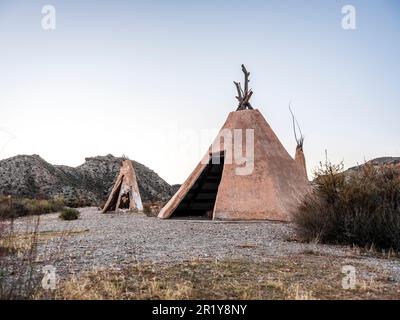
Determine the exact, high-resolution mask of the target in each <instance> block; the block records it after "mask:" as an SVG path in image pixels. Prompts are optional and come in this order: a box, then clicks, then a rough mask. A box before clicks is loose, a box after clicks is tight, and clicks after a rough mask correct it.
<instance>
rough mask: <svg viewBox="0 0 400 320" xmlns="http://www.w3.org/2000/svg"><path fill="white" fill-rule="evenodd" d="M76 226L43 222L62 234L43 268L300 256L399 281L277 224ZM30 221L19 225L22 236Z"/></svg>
mask: <svg viewBox="0 0 400 320" xmlns="http://www.w3.org/2000/svg"><path fill="white" fill-rule="evenodd" d="M80 211H81V217H80V219H79V220H75V221H62V220H60V219H58V215H57V214H48V215H43V216H42V217H41V222H40V227H39V231H40V232H61V233H64V232H65V234H61V235H60V234H57V235H56V236H54V237H50V238H49V239H48V240H46V241H43V242H41V244H40V247H39V258H38V259H39V262H40V264H43V265H44V264H52V265H54V266H56V268H57V272H58V274H60V275H61V276H67V275H69V274H71V273H72V274H73V273H78V272H81V271H89V270H92V269H93V268H96V267H109V266H113V267H121V266H123V265H124V264H129V263H132V262H134V261H139V262H179V261H182V260H188V259H192V258H217V259H223V258H246V259H250V260H258V261H266V260H268V259H271V258H278V259H279V258H281V257H282V259H284V257H287V256H292V255H296V254H307V253H308V254H310V252H311V253H312V254H311V255H310V257H311V258H312V255H313V254H318V255H327V256H328V255H329V256H335V257H339V258H344V259H345V260H346V261H347V262H348V263H349V264H351V262H352V261H356V262H357V263H358V264H360V263H361V264H364V265H365V266H366V267H371V268H373V269H374V270H382V272H385V273H387V274H389V275H390V277H391V278H392V279H393V281H396V282H399V281H400V260H399V259H396V258H393V259H386V258H379V257H373V256H362V255H360V254H357V253H356V252H355V250H354V249H352V248H349V247H342V246H330V245H321V244H305V243H299V242H296V241H294V240H293V239H294V237H295V235H294V231H293V225H292V224H287V223H277V222H220V221H208V220H159V219H157V218H152V217H146V216H145V215H139V214H129V213H119V214H100V212H99V211H98V210H97V208H82V209H80ZM29 221H31V218H21V219H18V220H17V222H16V227H17V230H19V231H20V232H23V231H25V230H26V226H27V225H28V224H29Z"/></svg>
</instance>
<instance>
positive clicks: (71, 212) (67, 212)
mask: <svg viewBox="0 0 400 320" xmlns="http://www.w3.org/2000/svg"><path fill="white" fill-rule="evenodd" d="M79 215H80V212H79V210H77V209H73V208H68V207H64V208H62V209H61V211H60V215H59V216H58V217H59V218H60V219H61V220H67V221H70V220H77V219H79Z"/></svg>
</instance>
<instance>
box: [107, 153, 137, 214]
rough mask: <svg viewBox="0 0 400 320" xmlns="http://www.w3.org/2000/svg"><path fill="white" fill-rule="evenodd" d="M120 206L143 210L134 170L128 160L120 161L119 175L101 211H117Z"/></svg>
mask: <svg viewBox="0 0 400 320" xmlns="http://www.w3.org/2000/svg"><path fill="white" fill-rule="evenodd" d="M120 208H125V209H130V210H138V211H142V210H143V205H142V199H141V198H140V193H139V187H138V183H137V181H136V174H135V170H134V168H133V165H132V161H130V160H123V161H122V165H121V169H120V172H119V175H118V177H117V180H116V182H115V184H114V187H113V188H112V190H111V193H110V196H109V197H108V200H107V202H106V204H105V205H104V208H103V210H102V212H103V213H106V212H108V211H118V210H119V209H120Z"/></svg>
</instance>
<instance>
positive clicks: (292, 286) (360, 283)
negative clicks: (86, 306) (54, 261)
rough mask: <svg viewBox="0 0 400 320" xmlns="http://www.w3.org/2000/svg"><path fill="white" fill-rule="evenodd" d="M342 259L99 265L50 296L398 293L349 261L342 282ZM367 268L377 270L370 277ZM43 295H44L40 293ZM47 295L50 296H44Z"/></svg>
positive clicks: (352, 295) (298, 296)
mask: <svg viewBox="0 0 400 320" xmlns="http://www.w3.org/2000/svg"><path fill="white" fill-rule="evenodd" d="M347 264H349V261H347V260H345V259H343V258H342V259H339V258H335V257H326V256H325V257H320V256H314V255H313V256H312V257H310V256H308V255H304V254H301V255H298V256H293V257H286V258H281V259H271V260H268V261H266V262H252V261H247V260H221V261H219V260H199V259H194V260H191V261H185V262H183V263H181V264H139V263H138V264H134V265H132V266H130V267H127V268H124V269H121V270H117V269H110V270H104V269H103V270H97V271H93V272H90V273H86V274H82V275H81V276H80V277H78V278H76V277H74V278H71V279H69V280H66V281H64V282H61V283H60V287H59V288H58V289H57V290H56V291H55V292H54V293H53V295H52V296H51V298H54V299H74V300H75V299H283V300H310V299H385V298H389V299H399V298H400V286H399V284H398V283H395V284H393V283H392V282H391V280H390V277H387V276H385V275H384V274H382V272H381V271H379V272H378V271H377V270H371V269H370V268H367V267H365V266H363V265H361V264H358V263H356V262H354V261H353V262H352V265H354V266H355V267H356V270H357V277H358V278H357V287H356V288H355V289H354V290H344V289H343V288H342V277H343V274H342V273H341V267H342V266H343V265H347ZM370 274H377V275H378V274H379V275H380V276H379V277H371V276H369V275H370ZM42 297H43V296H42ZM47 298H48V296H47Z"/></svg>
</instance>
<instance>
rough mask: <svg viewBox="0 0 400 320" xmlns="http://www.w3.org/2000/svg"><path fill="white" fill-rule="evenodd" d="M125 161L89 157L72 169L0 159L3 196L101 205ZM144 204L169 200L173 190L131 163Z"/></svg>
mask: <svg viewBox="0 0 400 320" xmlns="http://www.w3.org/2000/svg"><path fill="white" fill-rule="evenodd" d="M121 161H122V158H117V157H114V156H112V155H107V156H98V157H93V158H86V159H85V163H84V164H82V165H80V166H78V167H76V168H73V167H68V166H62V165H61V166H59V165H52V164H50V163H48V162H46V161H45V160H43V159H42V158H41V157H40V156H38V155H32V156H28V155H19V156H16V157H12V158H8V159H5V160H0V195H13V196H19V197H27V198H45V199H46V198H53V197H57V196H62V197H63V198H64V199H65V200H66V201H67V202H71V201H72V202H74V201H78V202H79V203H81V204H82V205H101V204H102V203H103V202H104V201H105V200H106V198H107V195H108V193H109V191H110V190H111V187H112V186H113V184H114V181H115V179H116V177H117V175H118V173H119V168H120V165H121ZM132 163H133V165H134V168H135V171H136V175H137V179H138V184H139V189H140V192H141V196H142V200H143V201H166V200H168V199H169V198H170V197H171V196H172V195H173V193H174V191H173V190H174V189H173V188H172V187H171V186H170V185H169V184H168V183H167V182H165V181H164V180H163V179H161V178H160V177H159V176H158V175H157V174H156V173H155V172H154V171H152V170H150V169H149V168H147V167H146V166H144V165H143V164H141V163H139V162H136V161H132Z"/></svg>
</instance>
